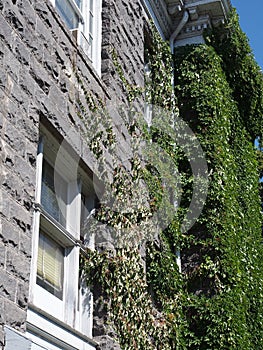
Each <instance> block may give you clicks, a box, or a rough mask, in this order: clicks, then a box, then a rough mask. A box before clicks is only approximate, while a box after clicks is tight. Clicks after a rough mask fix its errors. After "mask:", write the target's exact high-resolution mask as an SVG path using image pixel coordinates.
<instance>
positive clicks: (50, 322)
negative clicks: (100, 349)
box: [26, 307, 97, 350]
mask: <svg viewBox="0 0 263 350" xmlns="http://www.w3.org/2000/svg"><path fill="white" fill-rule="evenodd" d="M26 336H27V337H28V338H29V339H31V340H32V341H34V342H35V343H36V344H38V345H41V346H43V347H46V348H47V349H51V350H53V349H54V350H57V349H58V350H61V348H63V349H65V350H95V349H96V345H97V343H96V342H94V341H93V340H92V339H90V338H88V337H87V336H83V335H82V334H80V333H79V332H78V331H76V330H74V329H73V328H71V327H68V326H67V325H63V324H62V323H61V322H59V320H55V319H54V318H49V316H48V315H46V314H45V312H43V313H42V312H41V310H37V309H32V308H31V307H30V308H29V309H28V319H27V332H26ZM50 344H53V346H54V347H53V348H52V347H51V345H50ZM47 346H48V347H47Z"/></svg>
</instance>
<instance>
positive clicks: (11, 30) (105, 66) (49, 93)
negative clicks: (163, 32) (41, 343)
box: [0, 0, 144, 350]
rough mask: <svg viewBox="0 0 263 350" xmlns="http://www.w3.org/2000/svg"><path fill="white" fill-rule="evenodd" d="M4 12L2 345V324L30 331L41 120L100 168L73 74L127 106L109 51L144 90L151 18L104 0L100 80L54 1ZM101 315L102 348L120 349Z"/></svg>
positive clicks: (0, 43) (4, 6) (124, 152)
mask: <svg viewBox="0 0 263 350" xmlns="http://www.w3.org/2000/svg"><path fill="white" fill-rule="evenodd" d="M0 11H1V12H0V61H1V66H0V135H1V137H0V186H1V187H0V347H1V346H2V345H3V343H4V333H3V330H2V327H1V326H2V325H9V326H12V327H14V328H16V329H18V330H20V331H24V330H25V322H26V309H27V304H28V294H29V272H30V263H31V236H32V220H33V214H34V210H33V203H34V196H35V181H36V155H37V143H38V136H39V125H40V122H41V123H42V124H44V125H46V126H47V127H48V128H49V129H50V130H51V131H53V130H57V131H58V132H59V134H60V135H61V136H62V137H65V138H66V140H67V142H68V143H69V144H70V146H71V147H72V149H73V150H74V151H75V152H76V154H78V155H81V157H82V161H83V164H85V165H86V166H88V167H89V168H90V169H95V168H96V160H95V159H94V157H93V156H92V155H91V154H90V151H89V148H88V145H87V143H85V142H84V140H83V134H81V133H80V131H79V130H80V127H81V125H82V121H81V120H80V118H79V114H78V109H77V108H76V106H77V103H78V100H81V101H82V102H83V103H84V104H85V98H84V94H83V91H82V88H81V87H80V85H79V83H78V81H77V79H76V73H74V71H75V72H77V74H78V76H80V77H81V80H82V81H83V84H84V85H85V87H86V89H87V91H88V92H89V93H90V94H91V96H93V97H94V100H95V101H96V100H97V101H99V100H100V101H102V102H103V103H105V104H108V105H114V106H116V105H119V104H124V105H126V106H127V95H126V93H125V88H124V86H123V83H122V82H121V80H120V78H119V77H118V74H117V72H116V67H115V66H114V64H113V63H112V57H111V53H110V52H111V50H112V48H115V50H116V53H117V56H118V60H119V63H120V65H121V66H122V67H123V71H124V75H125V77H126V79H127V81H128V82H129V83H130V84H132V85H136V86H143V83H144V82H143V57H144V19H143V15H142V7H141V4H140V1H139V0H129V1H127V0H117V1H114V0H103V15H102V28H103V36H102V77H101V78H100V77H99V76H98V74H97V73H96V72H95V71H94V69H93V67H92V64H91V62H90V61H89V59H87V57H86V56H85V54H84V52H83V50H82V49H81V48H79V47H78V46H77V44H76V42H75V41H74V39H73V37H72V35H71V33H70V32H69V30H68V29H67V27H66V25H65V24H64V23H63V21H62V20H61V19H60V18H59V16H58V14H57V13H56V11H55V10H54V7H53V6H52V5H51V3H50V2H49V0H41V1H37V0H0ZM138 67H139V68H138ZM85 107H86V108H87V110H89V106H88V105H87V104H86V105H85ZM113 114H114V117H113V121H114V124H115V125H114V131H115V133H116V135H117V140H118V142H119V145H121V146H120V149H119V155H118V156H119V158H120V162H123V164H124V165H125V167H127V168H129V162H128V161H127V158H129V157H130V156H131V153H130V145H129V135H128V133H127V130H126V129H125V127H124V121H123V119H122V116H120V115H119V114H118V112H116V111H114V113H113ZM125 159H126V160H125ZM124 160H125V161H124ZM110 163H111V162H110V157H109V164H110ZM109 166H111V165H109ZM100 244H102V245H103V242H100ZM95 302H96V301H95ZM96 310H97V315H95V318H94V319H95V324H96V326H97V328H96V329H94V333H95V334H96V335H97V337H96V340H97V341H99V343H100V349H106V350H110V349H112V350H113V349H115V350H117V349H119V346H118V344H116V343H115V342H114V341H113V340H112V339H111V337H110V336H109V334H110V331H109V328H107V329H108V330H107V329H105V327H103V322H104V317H105V315H104V314H103V313H101V312H100V310H99V309H98V308H97V309H96ZM103 332H104V333H103ZM106 333H107V334H106ZM110 335H112V334H110Z"/></svg>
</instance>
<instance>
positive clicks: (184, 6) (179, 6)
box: [142, 0, 232, 39]
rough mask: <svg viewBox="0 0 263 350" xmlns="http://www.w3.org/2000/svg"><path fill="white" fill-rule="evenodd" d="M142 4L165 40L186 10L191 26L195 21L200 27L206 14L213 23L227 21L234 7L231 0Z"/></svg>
mask: <svg viewBox="0 0 263 350" xmlns="http://www.w3.org/2000/svg"><path fill="white" fill-rule="evenodd" d="M142 3H143V5H144V8H145V9H146V11H147V13H148V16H149V17H150V18H152V20H153V21H154V24H155V26H156V28H157V29H158V31H159V32H160V34H161V35H162V37H163V38H164V39H169V38H170V35H171V33H172V32H173V31H174V30H175V29H176V27H177V26H178V24H179V23H180V21H181V19H182V17H183V13H184V11H185V10H187V11H188V12H189V14H190V21H189V22H190V23H189V25H191V22H192V21H193V22H195V23H194V25H196V22H197V26H198V18H200V19H201V18H202V17H203V16H204V14H209V16H210V20H211V23H214V22H216V21H220V20H225V19H226V17H227V14H228V13H229V11H230V9H231V7H232V6H231V1H230V0H142ZM201 22H203V21H201ZM202 25H203V23H202Z"/></svg>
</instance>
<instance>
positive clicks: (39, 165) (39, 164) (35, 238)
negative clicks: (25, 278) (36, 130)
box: [29, 136, 44, 301]
mask: <svg viewBox="0 0 263 350" xmlns="http://www.w3.org/2000/svg"><path fill="white" fill-rule="evenodd" d="M43 152H44V137H43V136H41V137H40V138H39V143H38V150H37V161H36V189H35V202H36V203H37V204H40V202H41V186H42V170H43V159H44V158H43V157H44V155H43ZM39 227H40V211H39V210H37V209H35V212H34V217H33V228H32V259H31V269H30V271H31V274H30V290H29V300H30V301H33V300H34V289H35V285H36V276H37V257H38V244H39Z"/></svg>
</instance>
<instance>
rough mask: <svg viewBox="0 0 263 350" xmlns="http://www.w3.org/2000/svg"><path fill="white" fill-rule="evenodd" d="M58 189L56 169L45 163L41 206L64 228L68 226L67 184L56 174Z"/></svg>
mask: <svg viewBox="0 0 263 350" xmlns="http://www.w3.org/2000/svg"><path fill="white" fill-rule="evenodd" d="M56 180H57V181H56V188H55V185H54V169H53V167H52V166H51V165H50V164H49V163H48V162H47V161H45V160H44V161H43V174H42V186H41V204H42V206H43V208H44V209H45V210H46V212H47V213H48V214H49V215H51V216H52V217H53V218H54V219H55V220H57V221H58V222H59V223H60V224H61V225H63V226H64V227H65V226H66V208H67V206H66V203H67V200H66V198H67V184H66V181H64V180H63V179H62V178H61V177H60V176H59V175H58V174H56Z"/></svg>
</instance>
